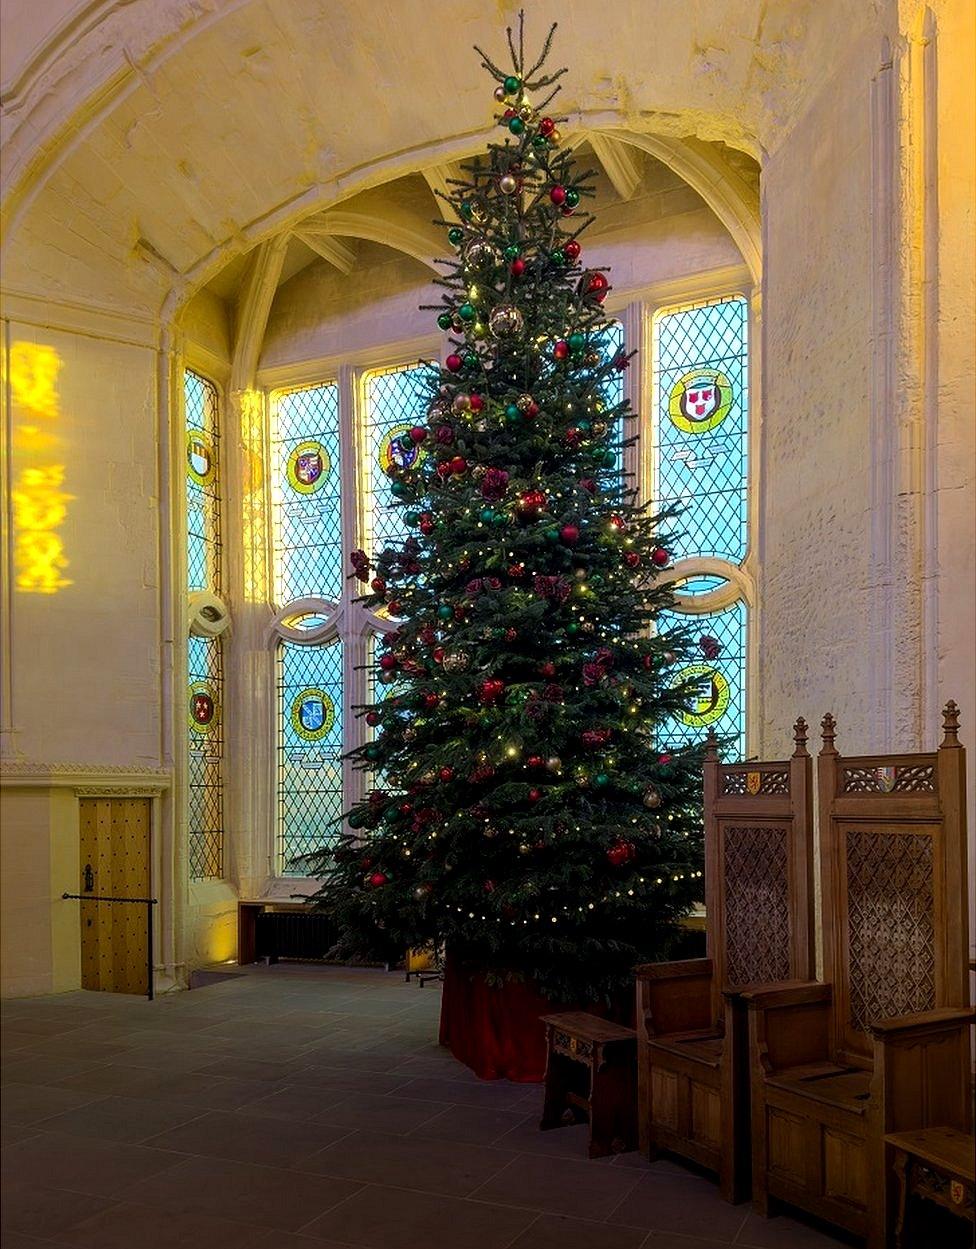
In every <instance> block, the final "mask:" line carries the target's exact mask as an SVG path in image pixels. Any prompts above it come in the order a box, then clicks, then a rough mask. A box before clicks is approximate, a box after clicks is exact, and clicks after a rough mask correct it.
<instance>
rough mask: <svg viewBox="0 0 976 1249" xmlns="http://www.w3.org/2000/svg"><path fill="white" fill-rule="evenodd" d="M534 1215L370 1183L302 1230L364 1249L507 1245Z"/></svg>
mask: <svg viewBox="0 0 976 1249" xmlns="http://www.w3.org/2000/svg"><path fill="white" fill-rule="evenodd" d="M533 1218H534V1215H533V1214H532V1212H531V1211H530V1210H515V1209H512V1208H511V1207H510V1206H500V1205H491V1204H489V1203H487V1202H482V1201H468V1200H462V1199H460V1198H457V1197H441V1196H435V1195H434V1194H433V1193H417V1192H411V1191H409V1190H405V1189H399V1188H385V1187H381V1186H379V1185H369V1186H368V1187H367V1188H364V1189H362V1190H361V1191H360V1192H358V1193H356V1194H355V1196H353V1197H350V1198H349V1200H348V1201H344V1202H343V1203H342V1204H341V1205H339V1206H336V1208H335V1209H334V1210H330V1211H329V1212H328V1213H327V1214H324V1215H322V1217H321V1218H318V1219H315V1220H314V1221H313V1222H312V1223H310V1224H309V1225H308V1226H307V1227H304V1228H302V1232H303V1234H309V1235H315V1236H323V1237H326V1238H329V1239H332V1240H336V1241H339V1243H340V1244H349V1245H355V1246H357V1247H358V1246H363V1249H441V1246H443V1249H448V1246H449V1247H450V1249H507V1247H508V1246H509V1245H510V1244H511V1243H512V1241H513V1240H514V1239H515V1237H516V1236H518V1234H519V1233H520V1232H522V1231H524V1230H525V1228H526V1227H528V1226H529V1224H530V1223H531V1222H532V1220H533Z"/></svg>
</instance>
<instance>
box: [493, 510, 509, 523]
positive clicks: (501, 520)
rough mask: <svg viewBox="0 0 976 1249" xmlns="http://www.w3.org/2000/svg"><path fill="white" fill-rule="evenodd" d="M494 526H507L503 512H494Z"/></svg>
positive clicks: (506, 519) (506, 518)
mask: <svg viewBox="0 0 976 1249" xmlns="http://www.w3.org/2000/svg"><path fill="white" fill-rule="evenodd" d="M495 524H496V525H507V524H508V517H507V516H506V515H505V513H504V512H496V513H495Z"/></svg>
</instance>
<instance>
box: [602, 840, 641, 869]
mask: <svg viewBox="0 0 976 1249" xmlns="http://www.w3.org/2000/svg"><path fill="white" fill-rule="evenodd" d="M636 854H637V848H636V846H635V845H634V843H633V842H632V841H616V842H614V844H613V845H612V846H611V847H610V849H609V850H608V851H607V858H608V859H609V860H610V862H611V863H612V864H613V866H614V867H622V866H623V864H624V863H629V862H630V860H631V859H633V858H634V857H635V855H636Z"/></svg>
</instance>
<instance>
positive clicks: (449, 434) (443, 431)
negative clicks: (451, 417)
mask: <svg viewBox="0 0 976 1249" xmlns="http://www.w3.org/2000/svg"><path fill="white" fill-rule="evenodd" d="M434 437H435V438H436V439H437V441H438V442H439V443H441V445H442V446H445V447H449V446H450V445H451V443H452V442H453V441H454V426H453V425H438V426H437V428H436V429H435V430H434Z"/></svg>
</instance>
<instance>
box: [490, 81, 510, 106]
mask: <svg viewBox="0 0 976 1249" xmlns="http://www.w3.org/2000/svg"><path fill="white" fill-rule="evenodd" d="M492 95H494V97H495V99H496V100H497V101H498V103H499V104H504V103H505V100H506V99H507V98H508V97H507V96H506V95H505V88H504V87H503V86H501V85H499V86H497V87H496V88H495V90H494V91H493V92H492Z"/></svg>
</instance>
